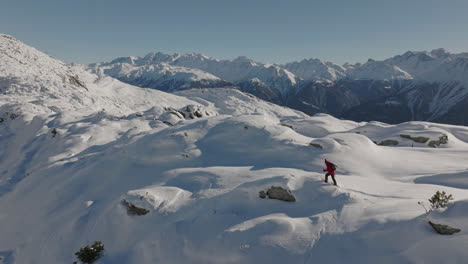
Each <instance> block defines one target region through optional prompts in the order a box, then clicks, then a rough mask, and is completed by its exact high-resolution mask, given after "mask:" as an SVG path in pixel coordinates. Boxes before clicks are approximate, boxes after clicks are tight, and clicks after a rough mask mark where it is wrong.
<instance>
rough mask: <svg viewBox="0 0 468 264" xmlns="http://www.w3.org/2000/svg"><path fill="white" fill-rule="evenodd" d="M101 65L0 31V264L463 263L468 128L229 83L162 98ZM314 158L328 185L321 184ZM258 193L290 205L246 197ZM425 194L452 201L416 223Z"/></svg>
mask: <svg viewBox="0 0 468 264" xmlns="http://www.w3.org/2000/svg"><path fill="white" fill-rule="evenodd" d="M168 65H169V66H167V69H168V70H169V71H170V70H174V69H175V70H176V71H179V70H181V69H180V68H176V67H184V66H176V65H171V64H168ZM148 67H149V66H148ZM252 67H253V66H252ZM258 67H260V66H258ZM275 67H276V66H275ZM275 67H274V68H273V69H278V68H275ZM400 68H401V67H400ZM401 69H402V68H401ZM182 70H183V71H185V72H186V73H190V74H194V75H192V76H198V74H200V73H199V72H197V71H194V70H193V68H190V69H189V68H185V69H182ZM260 70H262V69H259V71H260ZM103 71H104V70H102V71H101V70H99V69H94V70H91V71H90V70H89V69H87V67H83V66H76V65H75V66H74V65H67V64H64V63H62V62H60V61H58V60H55V59H53V58H50V57H49V56H47V55H45V54H43V53H41V52H39V51H37V50H36V49H34V48H31V47H29V46H27V45H25V44H23V43H22V42H20V41H18V40H16V39H15V38H13V37H11V36H7V35H0V146H1V147H0V208H1V210H0V227H1V228H0V263H2V264H23V263H73V262H74V261H77V259H76V256H75V255H74V253H75V252H77V251H78V250H79V249H80V248H83V247H84V246H86V245H90V244H92V243H93V242H94V241H101V242H102V243H103V244H104V254H103V256H102V258H101V259H99V260H98V261H97V262H96V263H99V264H133V263H138V264H146V263H148V264H149V263H173V264H179V263H193V264H210V263H213V264H214V263H216V264H219V263H221V264H223V263H224V264H237V263H246V264H250V263H259V262H267V263H278V264H279V263H316V262H319V263H360V264H367V263H418V264H419V263H425V264H436V263H437V264H438V263H453V264H461V263H465V262H466V259H468V251H466V250H465V245H466V241H468V221H467V219H468V192H467V189H468V181H467V177H468V171H467V168H466V159H467V156H468V128H467V127H462V126H453V125H443V124H436V123H429V122H407V123H402V124H398V125H388V124H385V123H380V122H359V123H357V122H353V121H346V120H339V119H336V118H334V117H332V116H330V115H327V114H317V115H315V116H309V115H306V114H304V113H302V112H300V111H296V110H293V109H290V108H287V107H283V106H279V105H276V104H273V103H270V102H267V101H264V100H261V99H258V98H256V97H255V96H252V95H251V94H248V93H244V92H242V91H239V90H238V89H233V88H217V89H208V88H201V89H185V88H183V90H180V91H176V92H174V93H166V92H162V91H158V90H155V89H143V88H139V87H136V86H133V85H130V84H126V83H123V82H121V81H119V80H116V79H114V78H112V77H109V76H108V75H106V74H104V73H103ZM190 74H189V75H190ZM203 76H204V78H205V79H211V80H218V79H216V77H212V76H214V75H208V74H205V73H203ZM218 78H219V77H218ZM194 80H195V79H194ZM196 80H200V79H196ZM410 81H411V80H410ZM338 82H341V83H345V82H346V80H345V79H343V80H341V81H338ZM361 82H362V85H361V86H360V87H359V89H362V92H363V93H364V91H365V90H366V89H369V87H368V86H366V85H367V84H368V81H367V80H361ZM252 83H256V84H257V87H263V86H264V85H265V84H262V83H264V81H262V80H260V79H258V80H253V81H252ZM389 83H390V84H391V82H386V81H382V82H381V85H382V87H379V89H387V90H388V88H386V85H388V84H389ZM395 83H403V81H402V80H397V81H396V82H395ZM317 84H321V85H323V89H329V88H330V87H329V86H328V85H330V86H333V85H334V84H333V82H328V81H323V80H320V81H317ZM343 85H345V84H343ZM271 89H274V88H271ZM176 90H177V89H176ZM272 91H273V90H272ZM343 91H345V90H344V88H343ZM382 91H384V90H382ZM396 103H397V102H393V101H389V102H388V104H389V105H392V104H396ZM324 159H328V160H330V161H333V162H334V163H336V164H337V166H338V170H337V181H338V186H333V185H331V184H329V183H328V184H327V183H324V182H323V180H324V178H323V160H324ZM272 186H276V187H282V188H284V189H286V190H288V191H289V193H290V194H291V195H294V197H295V202H285V201H280V200H275V199H269V198H265V199H262V198H260V194H261V191H266V190H267V189H269V188H270V187H272ZM436 191H445V192H447V193H448V194H452V195H453V197H454V198H455V199H454V200H453V201H452V202H451V204H450V205H449V206H448V208H445V209H442V210H441V209H438V210H434V211H433V212H431V213H427V214H426V213H425V211H424V209H423V208H422V207H421V206H420V205H418V202H426V206H427V205H428V203H427V199H428V198H430V197H431V196H432V195H433V194H434V193H435V192H436ZM132 206H133V207H132ZM135 208H139V212H141V211H142V210H143V209H144V210H145V211H144V212H145V213H146V214H144V215H143V214H142V215H135V214H134V212H135V210H136V209H135ZM428 221H432V222H435V223H438V224H446V225H449V226H451V227H455V228H459V229H461V231H460V232H459V233H456V234H454V235H452V236H442V235H439V234H438V233H436V232H435V231H434V230H433V229H432V228H431V227H430V225H429V224H428Z"/></svg>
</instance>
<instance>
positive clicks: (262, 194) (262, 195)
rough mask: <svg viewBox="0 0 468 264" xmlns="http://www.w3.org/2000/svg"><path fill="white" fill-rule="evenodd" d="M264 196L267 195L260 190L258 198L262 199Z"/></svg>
mask: <svg viewBox="0 0 468 264" xmlns="http://www.w3.org/2000/svg"><path fill="white" fill-rule="evenodd" d="M266 196H267V195H266V193H265V191H260V192H259V193H258V197H260V198H262V199H265V198H266Z"/></svg>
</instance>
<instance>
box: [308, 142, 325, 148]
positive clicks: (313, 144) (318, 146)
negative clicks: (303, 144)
mask: <svg viewBox="0 0 468 264" xmlns="http://www.w3.org/2000/svg"><path fill="white" fill-rule="evenodd" d="M309 146H312V147H314V148H319V149H323V147H322V145H320V144H317V143H312V142H310V143H309Z"/></svg>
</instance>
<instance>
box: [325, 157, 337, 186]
mask: <svg viewBox="0 0 468 264" xmlns="http://www.w3.org/2000/svg"><path fill="white" fill-rule="evenodd" d="M325 165H326V166H327V168H326V169H324V170H323V171H326V172H327V174H325V182H327V183H328V176H331V177H332V180H333V183H334V184H335V185H336V180H335V171H336V165H335V164H333V163H331V162H329V161H328V160H326V159H325Z"/></svg>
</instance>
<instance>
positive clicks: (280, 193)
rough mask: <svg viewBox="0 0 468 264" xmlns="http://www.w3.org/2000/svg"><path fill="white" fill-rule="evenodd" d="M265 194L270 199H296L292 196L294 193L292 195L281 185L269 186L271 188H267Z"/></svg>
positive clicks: (288, 200)
mask: <svg viewBox="0 0 468 264" xmlns="http://www.w3.org/2000/svg"><path fill="white" fill-rule="evenodd" d="M266 195H267V196H268V198H270V199H276V200H281V201H286V202H295V201H296V197H294V195H292V194H291V192H290V191H289V190H287V189H284V188H282V187H275V186H271V188H270V189H268V190H267V192H266Z"/></svg>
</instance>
